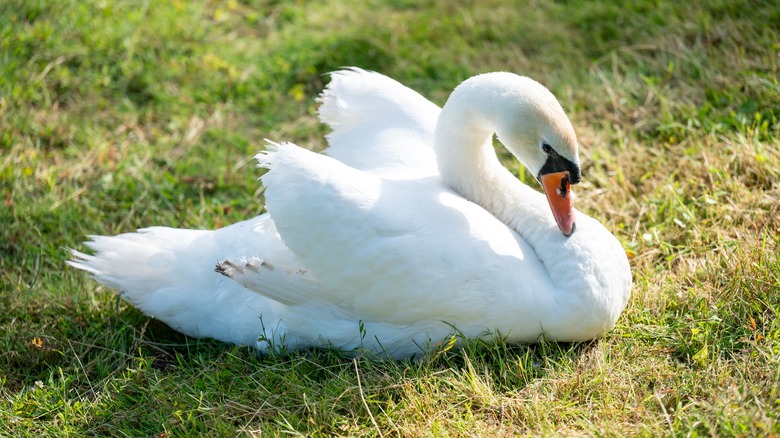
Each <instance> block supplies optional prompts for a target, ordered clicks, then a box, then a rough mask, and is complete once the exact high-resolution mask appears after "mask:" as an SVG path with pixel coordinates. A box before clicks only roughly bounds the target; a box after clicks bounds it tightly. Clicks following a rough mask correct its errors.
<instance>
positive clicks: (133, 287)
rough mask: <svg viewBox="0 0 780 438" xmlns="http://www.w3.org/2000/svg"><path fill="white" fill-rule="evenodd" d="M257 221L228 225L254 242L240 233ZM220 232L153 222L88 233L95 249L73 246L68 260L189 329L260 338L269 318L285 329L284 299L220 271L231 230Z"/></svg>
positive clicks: (252, 340)
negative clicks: (219, 250) (114, 232)
mask: <svg viewBox="0 0 780 438" xmlns="http://www.w3.org/2000/svg"><path fill="white" fill-rule="evenodd" d="M261 222H262V221H261ZM253 224H254V222H246V223H239V224H235V225H233V227H234V228H233V229H232V230H229V231H230V232H232V233H234V234H235V233H236V232H237V231H238V232H239V233H238V234H242V235H241V236H237V237H234V238H233V239H234V240H241V241H243V242H248V241H250V240H251V234H250V235H245V234H243V233H242V232H244V231H246V232H249V233H251V232H252V231H251V230H252V225H253ZM219 232H220V230H217V231H205V230H183V229H173V228H166V227H153V228H146V229H142V230H139V231H138V232H137V233H128V234H120V235H118V236H90V238H91V239H92V240H91V241H89V242H86V243H85V244H86V246H87V247H89V248H90V249H92V250H93V251H94V255H90V254H85V253H83V252H81V251H76V250H73V251H72V254H73V260H70V261H68V262H67V263H68V264H69V265H70V266H73V267H74V268H77V269H81V270H84V271H86V272H88V273H90V274H92V276H93V277H94V278H95V279H96V280H97V281H99V282H100V283H102V284H104V285H105V286H108V287H111V288H114V289H118V290H119V291H121V292H120V296H121V297H122V298H123V299H125V300H127V301H129V302H130V303H132V304H133V305H134V306H136V307H137V308H138V309H140V310H141V311H142V312H144V313H145V314H146V315H149V316H152V317H155V318H157V319H160V320H161V321H163V322H165V323H166V324H168V325H169V326H171V328H173V329H175V330H178V331H180V332H182V333H184V334H187V335H189V336H194V337H210V338H215V339H218V340H221V341H224V342H231V343H235V344H241V345H256V342H257V340H258V339H259V338H261V337H262V336H263V335H264V333H263V330H264V328H263V327H264V326H263V324H266V325H267V326H269V327H274V328H275V329H276V330H277V331H278V332H279V333H281V334H284V332H285V329H284V328H283V327H281V326H280V321H279V318H278V316H277V306H278V304H276V303H274V302H272V301H271V300H269V299H268V298H266V297H264V296H261V295H259V294H257V293H254V292H252V291H250V290H247V289H245V288H243V287H242V286H241V285H240V284H238V283H235V282H233V281H230V280H228V279H226V278H224V277H222V276H220V275H217V274H216V273H215V272H214V265H215V264H216V262H217V261H218V260H219V258H218V257H220V256H219V255H217V254H215V247H218V246H219V244H220V243H224V241H223V240H222V239H220V238H221V237H225V236H220V234H219ZM228 243H229V242H228ZM249 244H251V242H248V243H247V245H249ZM259 347H261V348H264V347H263V346H262V345H259Z"/></svg>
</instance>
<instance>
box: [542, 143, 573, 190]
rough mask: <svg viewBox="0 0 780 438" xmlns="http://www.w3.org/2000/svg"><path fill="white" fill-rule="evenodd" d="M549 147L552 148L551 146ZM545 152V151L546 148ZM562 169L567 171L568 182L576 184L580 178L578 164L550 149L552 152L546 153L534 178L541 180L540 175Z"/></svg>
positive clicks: (561, 170)
mask: <svg viewBox="0 0 780 438" xmlns="http://www.w3.org/2000/svg"><path fill="white" fill-rule="evenodd" d="M542 147H544V146H542ZM550 149H551V150H552V148H550ZM545 152H547V150H546V149H545ZM564 171H568V172H569V183H571V184H577V183H578V182H580V179H581V178H582V174H581V172H580V166H578V165H576V164H574V163H572V162H571V160H569V159H567V158H564V157H562V156H561V155H559V154H558V152H555V150H552V153H547V161H545V162H544V166H542V168H541V169H540V170H539V175H537V176H536V179H539V180H541V177H542V175H546V174H548V173H555V172H564Z"/></svg>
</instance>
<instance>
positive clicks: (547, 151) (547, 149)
mask: <svg viewBox="0 0 780 438" xmlns="http://www.w3.org/2000/svg"><path fill="white" fill-rule="evenodd" d="M542 150H543V151H544V153H545V154H547V155H552V154H553V152H555V151H554V150H553V148H552V146H550V145H549V144H547V143H543V144H542Z"/></svg>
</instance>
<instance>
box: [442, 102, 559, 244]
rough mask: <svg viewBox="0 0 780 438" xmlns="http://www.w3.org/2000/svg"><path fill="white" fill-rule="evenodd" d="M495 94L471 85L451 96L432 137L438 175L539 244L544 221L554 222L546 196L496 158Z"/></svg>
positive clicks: (525, 237) (516, 230)
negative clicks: (494, 141) (478, 90)
mask: <svg viewBox="0 0 780 438" xmlns="http://www.w3.org/2000/svg"><path fill="white" fill-rule="evenodd" d="M496 97H497V96H495V95H492V96H487V95H486V94H485V93H484V92H482V93H478V92H475V91H474V90H468V89H467V90H462V89H456V91H455V92H454V93H453V94H452V96H451V97H450V99H449V100H448V101H447V104H446V105H445V106H444V108H443V109H442V111H441V114H440V116H439V120H438V123H437V126H436V134H435V137H434V149H435V152H436V157H437V161H438V165H439V173H440V174H441V178H442V181H443V182H444V184H446V185H447V186H449V187H450V188H452V189H453V190H455V191H456V192H458V193H459V194H460V195H461V196H463V197H465V198H466V199H468V200H470V201H472V202H474V203H476V204H478V205H480V206H482V207H483V208H485V209H486V210H488V211H489V212H491V213H492V214H493V215H494V216H495V217H496V218H498V219H499V220H500V221H501V222H503V223H504V224H506V225H507V226H509V227H511V228H512V229H514V230H515V232H517V233H518V234H520V235H521V236H522V237H523V238H524V239H525V240H526V241H528V243H530V244H531V245H532V246H534V247H535V246H536V245H535V243H536V241H537V239H543V238H544V233H541V231H542V230H541V228H546V227H542V225H543V224H549V223H551V221H552V215H551V214H550V212H549V208H548V207H547V204H546V201H545V200H544V198H543V196H542V195H541V194H540V193H536V192H535V191H534V190H533V189H531V188H530V187H528V186H526V185H525V184H523V183H522V182H520V181H519V180H518V179H517V178H515V176H514V175H512V174H511V173H510V172H509V171H508V170H507V169H506V168H504V166H503V165H502V164H501V163H500V162H499V160H498V157H497V156H496V153H495V150H494V149H493V142H492V139H493V134H494V133H495V132H496V127H497V123H498V122H499V120H497V118H498V117H500V111H497V110H496V108H497V106H498V107H499V108H500V105H497V102H496ZM498 97H499V100H500V96H498ZM540 201H541V202H540ZM537 231H538V232H537Z"/></svg>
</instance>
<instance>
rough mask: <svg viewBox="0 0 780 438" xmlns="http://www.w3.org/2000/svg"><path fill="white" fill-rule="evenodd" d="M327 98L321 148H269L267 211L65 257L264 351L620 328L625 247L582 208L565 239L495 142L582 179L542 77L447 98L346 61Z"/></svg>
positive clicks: (474, 84) (157, 230) (105, 242)
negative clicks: (431, 97)
mask: <svg viewBox="0 0 780 438" xmlns="http://www.w3.org/2000/svg"><path fill="white" fill-rule="evenodd" d="M320 100H321V103H322V105H321V107H320V118H321V119H322V121H323V122H324V123H326V124H328V125H329V126H330V127H331V128H332V129H333V131H332V133H331V134H329V135H328V137H327V138H328V142H329V145H330V147H329V149H328V150H327V151H326V153H327V155H321V154H316V153H313V152H311V151H308V150H305V149H302V148H300V147H298V146H295V145H293V144H289V143H283V144H275V143H271V144H270V145H269V146H268V148H267V151H265V152H263V153H261V154H260V155H258V160H259V162H260V165H261V166H263V167H267V168H269V169H270V171H269V172H267V173H266V174H265V175H264V176H263V177H262V181H263V184H264V185H265V186H266V192H265V193H266V206H267V209H268V213H267V214H264V215H261V216H258V217H256V218H254V219H250V220H248V221H244V222H240V223H237V224H234V225H231V226H228V227H225V228H222V229H219V230H215V231H205V230H179V229H171V228H164V227H153V228H148V229H143V230H139V232H138V233H129V234H122V235H119V236H114V237H104V236H93V237H92V241H90V242H87V246H89V247H90V248H92V249H93V250H94V252H95V255H87V254H84V253H81V252H78V251H74V252H73V253H74V256H75V260H74V261H70V262H68V263H69V264H71V265H72V266H74V267H76V268H79V269H83V270H85V271H88V272H90V273H91V274H92V275H93V276H94V277H95V278H96V279H97V280H98V281H99V282H101V283H103V284H105V285H107V286H110V287H112V288H115V289H118V290H119V291H121V295H122V297H123V298H125V299H127V300H128V301H130V302H131V303H133V304H134V305H135V306H137V307H138V308H139V309H141V310H142V311H143V312H144V313H146V314H148V315H150V316H153V317H156V318H158V319H160V320H162V321H164V322H166V323H167V324H169V325H170V326H171V327H173V328H174V329H177V330H179V331H181V332H183V333H186V334H188V335H191V336H196V337H212V338H216V339H220V340H222V341H226V342H233V343H237V344H247V345H257V346H258V348H260V349H261V350H265V349H267V348H278V349H286V350H288V351H289V350H294V349H300V348H307V347H312V346H331V347H335V348H338V349H342V350H345V351H352V350H354V349H356V348H360V347H363V348H367V349H370V350H373V351H376V352H378V353H380V354H389V355H391V356H393V357H398V358H401V357H409V356H412V355H415V354H419V353H423V352H425V351H426V350H427V349H428V348H429V346H431V345H435V344H437V343H439V342H442V341H445V340H447V339H448V338H449V336H450V335H451V334H453V333H454V332H455V330H457V331H458V332H460V333H461V334H463V335H466V336H469V337H487V336H493V335H494V334H496V333H500V334H501V335H502V337H503V339H504V340H506V341H507V342H534V341H536V340H538V339H539V337H540V336H541V335H544V336H546V337H547V338H549V339H554V340H562V341H578V340H586V339H590V338H593V337H597V336H599V335H601V334H602V333H604V332H605V331H606V330H608V329H609V328H611V327H612V326H613V325H614V323H615V322H616V320H617V318H618V316H619V315H620V313H621V312H622V310H623V308H624V307H625V305H626V302H627V300H628V296H629V293H630V289H631V272H630V269H629V265H628V261H627V259H626V256H625V253H624V251H623V249H622V247H621V245H620V243H619V242H618V241H617V239H615V237H614V236H612V235H611V234H610V233H609V232H608V231H607V230H606V229H605V228H604V227H603V226H602V225H601V224H600V223H599V222H598V221H596V220H595V219H592V218H589V217H587V216H585V215H583V214H582V213H579V212H576V232H574V233H573V234H572V235H571V236H570V237H566V236H564V235H563V234H562V233H561V231H559V230H558V228H557V227H556V221H555V220H554V219H553V215H552V214H551V213H550V208H549V207H548V204H547V201H546V200H545V197H544V195H542V194H540V193H537V192H535V191H534V190H532V189H531V188H529V187H527V186H525V185H523V184H522V183H520V182H519V181H517V180H516V179H515V178H514V177H512V175H511V174H510V173H509V172H508V171H506V169H504V168H503V167H502V166H501V165H500V163H499V162H498V159H497V158H496V156H495V153H494V152H493V149H492V136H493V134H494V133H496V134H497V136H498V138H499V139H500V140H501V141H502V143H504V145H506V147H507V148H508V149H509V150H510V151H511V152H512V153H513V154H515V156H517V157H518V159H519V160H520V161H521V162H523V164H525V165H526V166H527V167H528V168H529V170H530V171H531V172H532V174H534V175H540V176H542V175H543V174H545V173H547V172H548V170H549V166H551V164H550V163H553V164H555V163H558V164H555V166H558V167H560V165H561V164H560V163H564V165H565V166H569V167H567V172H568V171H569V170H571V172H575V173H576V177H571V178H570V179H571V180H572V182H577V180H578V179H579V157H578V155H577V142H576V136H575V135H574V131H573V128H572V127H571V124H570V123H569V121H568V119H567V118H566V116H565V115H564V113H563V110H562V109H561V108H560V105H559V104H558V102H557V100H555V98H554V97H553V96H552V94H550V93H549V91H547V90H546V89H545V88H544V87H542V86H541V85H539V84H538V83H536V82H533V81H532V80H530V79H527V78H523V77H520V76H516V75H512V74H509V73H491V74H486V75H480V76H477V77H474V78H472V79H470V80H468V81H466V82H464V83H463V84H462V85H461V86H459V87H458V88H457V89H456V90H455V91H454V92H453V95H452V96H451V97H450V99H449V101H448V103H447V104H446V105H445V107H444V110H440V109H439V108H438V107H437V106H436V105H434V104H432V103H431V102H429V101H428V100H426V99H425V98H423V97H422V96H420V95H419V94H417V93H416V92H414V91H412V90H410V89H408V88H406V87H404V86H403V85H401V84H399V83H398V82H396V81H393V80H392V79H389V78H387V77H385V76H382V75H380V74H378V73H373V72H367V71H363V70H359V69H350V70H345V71H340V72H337V73H334V74H333V76H332V81H331V83H330V84H329V85H328V87H327V89H326V90H325V91H324V92H323V94H322V96H321V99H320ZM437 123H438V125H437ZM546 145H549V146H550V147H551V148H553V149H554V152H553V153H551V152H549V151H550V149H545V147H544V146H546ZM556 160H557V161H556ZM555 166H553V167H555ZM554 170H556V171H558V170H561V169H558V168H557V167H556V168H555V169H554ZM568 174H569V173H567V175H568ZM562 184H563V183H562ZM564 192H565V190H564ZM559 195H560V191H559ZM564 197H565V193H564ZM550 202H551V205H552V201H550ZM569 202H570V198H569ZM572 214H574V213H572ZM561 229H563V228H561ZM215 265H216V266H217V269H216V271H217V272H215V269H214V267H215Z"/></svg>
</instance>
